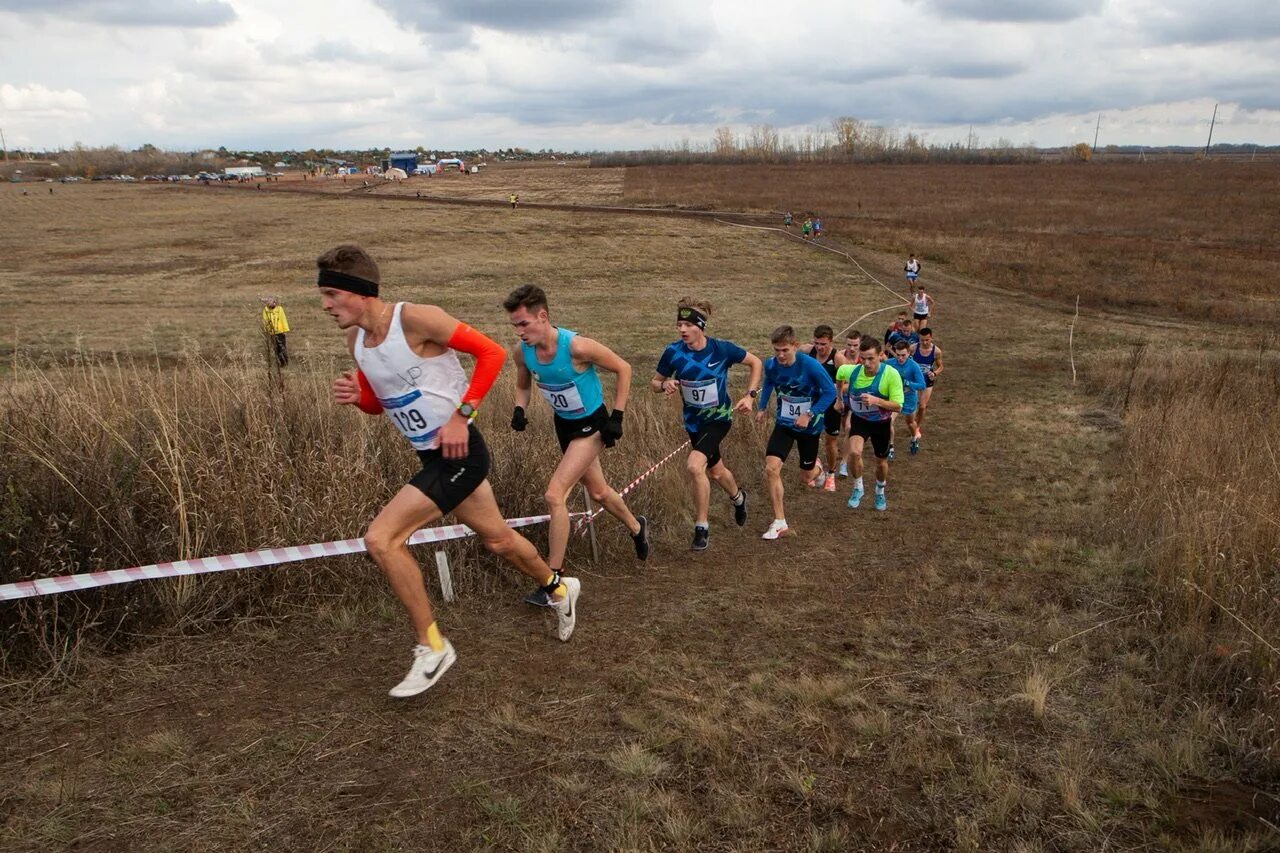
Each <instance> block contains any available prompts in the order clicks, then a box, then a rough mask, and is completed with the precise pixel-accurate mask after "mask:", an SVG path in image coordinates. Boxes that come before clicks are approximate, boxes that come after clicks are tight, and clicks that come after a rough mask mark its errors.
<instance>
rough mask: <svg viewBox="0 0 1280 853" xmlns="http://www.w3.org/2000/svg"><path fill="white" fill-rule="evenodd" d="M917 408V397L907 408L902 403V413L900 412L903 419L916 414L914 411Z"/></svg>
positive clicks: (918, 403)
mask: <svg viewBox="0 0 1280 853" xmlns="http://www.w3.org/2000/svg"><path fill="white" fill-rule="evenodd" d="M918 408H920V398H919V397H917V398H916V399H915V401H913V402H912V403H911V405H910V406H908V405H907V404H906V403H903V404H902V412H901V414H902V415H903V416H904V417H906V416H908V415H914V414H915V413H916V409H918Z"/></svg>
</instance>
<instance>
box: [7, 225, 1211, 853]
mask: <svg viewBox="0 0 1280 853" xmlns="http://www.w3.org/2000/svg"><path fill="white" fill-rule="evenodd" d="M720 227H722V226H715V228H716V229H718V228H720ZM716 233H717V231H716V230H714V229H713V230H712V231H710V232H709V233H708V234H707V235H706V239H708V240H715V239H716ZM760 239H761V240H777V239H779V238H778V237H777V236H776V235H769V234H761V236H760ZM833 245H839V244H838V243H834V244H833ZM858 257H860V258H861V261H862V263H863V264H865V265H866V266H867V267H868V269H869V270H871V271H872V272H873V273H874V274H875V275H876V277H878V278H882V279H883V280H884V281H886V282H890V283H897V282H898V280H899V274H898V273H897V269H898V266H899V263H900V262H899V261H898V260H897V259H895V258H890V257H888V256H883V255H875V254H872V253H867V252H865V251H858ZM832 286H833V287H839V286H843V285H841V284H838V283H836V284H833V285H832ZM931 289H932V290H934V291H935V295H936V296H937V297H938V300H939V304H938V315H937V325H938V330H939V331H938V340H939V343H940V345H941V347H942V349H943V351H944V353H945V358H946V366H947V370H946V372H945V374H944V375H943V377H942V378H941V379H940V380H939V384H938V387H937V390H936V393H935V395H934V398H933V403H932V406H931V408H930V411H929V418H928V422H927V423H926V425H925V441H924V445H923V450H922V452H921V453H920V454H919V455H918V456H914V457H913V456H910V455H908V454H907V452H906V440H905V439H904V438H901V437H900V438H899V441H898V459H897V461H896V462H895V463H894V464H893V466H892V471H891V477H890V484H889V510H888V511H887V512H884V513H879V512H875V511H874V510H872V509H871V508H870V503H871V501H870V495H868V499H867V500H865V501H864V504H863V507H862V508H861V509H858V510H850V509H848V508H847V507H846V506H845V500H846V499H847V497H848V491H849V481H846V480H841V481H840V490H839V492H838V493H836V494H828V493H823V492H820V491H812V490H808V489H805V488H804V487H803V486H801V485H800V482H799V479H798V472H797V470H796V460H795V457H794V455H793V456H792V458H791V459H790V460H788V462H789V464H788V465H787V467H786V469H785V482H786V488H787V495H786V500H787V507H788V508H787V517H788V520H789V521H790V523H791V525H792V528H793V530H794V532H795V534H796V535H795V536H793V537H791V538H788V539H784V540H781V541H778V542H765V541H762V540H761V539H760V538H759V537H760V533H761V532H762V531H763V530H764V528H765V527H766V526H767V524H768V522H769V520H770V517H771V513H770V511H769V508H768V499H767V495H766V493H765V489H764V487H763V482H762V477H761V467H762V459H760V458H741V457H739V458H727V460H726V461H727V462H728V464H729V465H730V466H731V468H732V469H733V470H734V471H735V472H736V473H737V474H738V475H739V478H740V482H742V483H743V484H744V485H745V486H746V487H747V488H748V489H749V490H750V492H751V518H750V521H749V523H748V525H747V527H746V528H745V529H738V528H737V527H735V526H734V525H733V523H732V520H731V511H730V508H729V506H728V504H727V502H726V501H725V500H724V497H723V495H722V494H720V493H718V492H717V491H715V490H714V489H713V511H712V534H711V548H710V550H708V551H706V552H703V553H693V552H691V551H689V550H687V547H688V545H687V542H686V541H685V540H686V539H687V538H688V536H689V535H691V533H692V528H691V525H690V524H689V523H688V520H686V519H682V518H669V517H666V518H655V522H656V523H657V524H658V525H659V526H660V528H661V529H662V531H663V533H664V535H663V536H662V537H661V539H660V541H659V544H658V545H657V546H656V547H655V551H654V554H653V556H652V557H651V558H650V560H649V561H648V562H647V563H644V564H637V563H636V561H635V560H634V558H633V556H632V555H631V554H629V553H625V552H622V553H619V552H615V553H609V554H606V555H605V557H604V559H602V560H601V561H600V562H599V563H596V564H590V563H587V562H583V561H582V560H581V559H579V561H578V562H577V563H576V564H575V565H573V566H572V568H573V569H576V571H577V573H578V574H579V575H580V576H581V577H582V578H583V597H582V599H581V604H580V615H579V619H578V627H577V633H576V634H575V635H574V637H573V639H572V641H571V642H570V643H568V644H567V645H561V644H559V643H557V642H556V641H555V639H554V636H553V634H552V626H551V622H550V621H549V616H548V614H547V613H545V612H543V611H536V610H534V609H532V608H530V607H528V606H526V605H523V604H521V603H520V602H519V597H520V594H521V593H522V592H523V590H522V589H521V588H520V586H519V585H518V583H517V582H515V581H512V583H511V584H510V586H509V587H508V588H505V589H503V590H502V591H500V592H498V593H495V594H491V595H486V596H484V597H476V598H469V599H465V600H463V601H462V602H461V603H460V605H458V606H452V607H445V608H444V609H443V610H442V615H441V620H442V624H443V625H444V627H445V629H446V631H447V633H448V635H449V637H450V638H451V640H452V641H453V643H454V645H455V646H456V648H457V650H458V655H459V658H458V663H457V664H456V665H455V667H454V668H453V669H452V670H451V671H450V672H449V674H448V675H447V676H446V677H445V678H444V679H443V680H442V681H441V682H440V683H439V684H438V685H437V686H436V687H434V688H433V689H431V690H430V691H429V692H427V693H426V694H424V695H422V696H420V697H417V698H415V699H412V700H394V699H390V698H388V697H387V696H386V690H387V689H388V688H389V687H390V686H391V685H392V684H394V683H395V682H396V681H397V680H398V679H399V678H400V676H401V675H402V670H403V669H404V668H405V667H406V666H407V665H408V663H409V650H410V642H411V641H410V637H409V635H408V632H407V630H406V628H405V626H404V624H402V623H403V619H402V617H401V616H400V614H399V612H398V611H397V609H396V608H395V606H394V605H393V603H392V602H391V597H390V593H388V594H387V596H386V604H385V605H384V606H382V607H381V609H373V610H370V609H362V608H359V607H355V606H352V607H350V608H348V607H346V606H344V604H343V603H342V602H335V604H334V605H333V607H331V608H329V609H326V610H325V611H323V612H321V613H299V614H298V615H297V616H296V617H295V618H292V619H289V620H287V621H285V622H284V623H282V624H276V625H270V626H265V625H264V626H259V625H257V624H255V623H252V622H244V623H239V624H236V625H233V626H231V627H229V628H228V629H227V630H226V631H225V632H219V633H214V634H211V635H208V636H192V637H186V638H175V639H166V640H165V641H164V642H163V643H159V644H156V645H154V646H152V647H150V648H147V649H143V650H140V651H138V652H135V653H131V654H129V655H126V656H123V657H121V658H118V659H115V660H112V661H104V662H102V663H101V664H100V665H99V666H98V668H97V670H96V671H95V672H94V673H93V675H92V677H90V678H88V679H86V680H85V681H84V682H83V683H80V684H78V685H76V686H74V687H72V688H69V689H67V690H65V691H62V692H59V693H57V694H53V695H50V696H49V697H48V698H47V701H45V702H44V703H43V704H41V705H39V706H38V707H37V706H31V705H24V706H22V711H21V714H20V715H19V716H18V718H11V719H9V720H8V721H7V723H6V729H7V731H8V732H9V738H7V740H6V744H5V745H0V754H3V758H4V764H5V766H15V767H22V768H24V772H23V774H22V775H21V779H20V780H12V779H11V780H6V781H9V782H12V783H13V784H14V785H15V787H13V788H12V789H11V791H12V792H11V793H10V794H8V795H6V796H5V797H4V798H3V800H0V802H2V803H3V813H4V814H5V815H6V818H7V820H8V821H9V822H10V825H11V826H14V825H21V826H22V827H23V828H24V831H23V832H22V833H21V834H20V837H19V838H16V839H15V838H14V837H13V836H11V837H10V838H9V841H10V842H21V843H18V844H17V846H30V847H31V848H32V849H34V848H37V847H46V848H47V847H48V845H49V844H50V843H56V844H61V845H66V846H75V847H77V849H88V850H97V849H101V850H107V849H121V848H139V847H174V848H179V849H225V848H228V847H233V848H237V849H260V848H267V847H270V848H272V849H304V848H305V849H314V850H327V849H352V850H371V849H402V848H404V849H407V848H414V849H440V850H459V849H470V848H494V849H513V848H514V849H546V850H550V849H648V848H649V847H668V848H673V849H691V848H698V849H724V850H730V849H732V850H741V849H806V848H811V849H832V850H835V849H864V848H881V849H890V848H892V849H898V850H937V849H944V848H967V849H991V848H992V847H998V848H1002V849H1011V848H1013V847H1015V846H1016V844H1017V843H1019V842H1026V843H1028V844H1032V843H1033V842H1034V843H1035V844H1036V845H1043V849H1073V848H1077V847H1080V848H1084V847H1089V846H1090V842H1097V841H1098V840H1099V838H1101V837H1106V838H1107V839H1108V843H1109V844H1112V845H1115V846H1117V847H1120V846H1122V845H1124V844H1132V843H1142V842H1146V841H1150V840H1151V839H1153V838H1157V837H1159V834H1160V833H1161V832H1166V831H1175V830H1177V828H1178V826H1179V818H1178V814H1179V811H1178V810H1177V809H1176V808H1174V807H1169V808H1168V809H1165V808H1164V807H1163V806H1162V804H1161V803H1160V802H1158V801H1154V800H1152V799H1151V797H1150V791H1151V790H1152V789H1151V788H1150V785H1149V783H1150V777H1151V774H1152V773H1153V772H1155V771H1153V769H1152V768H1153V767H1158V766H1159V765H1160V762H1161V761H1162V760H1165V759H1163V758H1162V755H1163V750H1164V749H1165V746H1166V744H1167V742H1168V741H1169V740H1170V739H1172V738H1174V737H1175V736H1176V735H1175V733H1174V732H1173V731H1172V728H1173V726H1170V727H1168V729H1169V730H1162V728H1161V727H1158V726H1150V727H1147V728H1143V726H1145V725H1146V723H1145V722H1144V720H1145V718H1144V717H1143V716H1142V714H1143V713H1146V711H1143V712H1138V711H1134V712H1133V713H1129V714H1117V713H1116V706H1115V705H1114V703H1115V702H1116V701H1117V700H1116V695H1117V694H1116V693H1115V691H1117V690H1119V689H1120V688H1118V687H1116V686H1115V683H1116V681H1117V679H1119V677H1120V676H1122V675H1126V676H1133V677H1131V678H1130V679H1129V680H1130V681H1135V684H1133V685H1130V686H1128V687H1126V688H1124V689H1128V690H1131V691H1136V695H1135V696H1134V697H1130V698H1131V701H1132V702H1133V703H1134V707H1135V708H1139V707H1141V708H1150V707H1155V706H1156V705H1158V699H1157V698H1156V697H1155V696H1152V695H1148V694H1147V693H1144V692H1143V690H1144V688H1143V687H1142V686H1141V685H1140V684H1138V683H1136V682H1140V681H1141V679H1140V670H1141V668H1142V666H1143V664H1142V661H1141V660H1140V655H1137V653H1136V652H1133V651H1132V649H1129V648H1127V647H1125V645H1124V643H1125V642H1127V641H1125V640H1122V639H1117V637H1118V636H1119V635H1117V634H1116V632H1115V630H1114V629H1113V628H1106V627H1104V628H1102V629H1099V630H1097V631H1094V632H1092V633H1090V634H1088V635H1086V636H1085V637H1084V638H1082V639H1079V640H1074V641H1070V642H1067V643H1064V644H1063V646H1062V647H1061V649H1060V650H1059V651H1058V652H1057V653H1056V654H1050V653H1049V652H1048V648H1049V646H1050V645H1052V644H1054V643H1055V642H1057V641H1059V640H1062V639H1063V638H1066V637H1068V636H1070V635H1072V634H1075V633H1077V632H1080V631H1084V630H1086V629H1088V628H1090V627H1092V626H1094V625H1095V624H1098V623H1101V622H1103V621H1105V620H1107V619H1111V618H1115V617H1124V616H1126V615H1127V614H1129V613H1130V609H1131V604H1132V602H1130V601H1126V600H1125V599H1124V589H1125V587H1124V579H1123V578H1122V577H1119V576H1118V572H1119V570H1118V569H1117V568H1116V567H1115V566H1114V564H1112V563H1109V562H1108V561H1107V560H1108V558H1107V553H1108V552H1107V551H1106V550H1105V549H1102V548H1099V547H1098V543H1096V542H1091V541H1089V533H1088V531H1089V529H1090V528H1089V527H1088V526H1087V524H1088V522H1089V521H1090V520H1091V518H1092V515H1091V514H1092V513H1094V512H1095V510H1096V506H1097V504H1098V501H1099V500H1100V498H1101V497H1102V496H1101V495H1100V494H1099V488H1100V486H1099V483H1101V482H1102V481H1103V477H1102V476H1101V475H1102V466H1104V465H1105V459H1106V454H1107V453H1108V452H1111V450H1112V446H1113V444H1114V435H1115V434H1114V433H1113V432H1110V431H1108V430H1107V428H1106V422H1105V420H1100V419H1098V418H1091V417H1087V416H1086V415H1087V414H1089V413H1088V412H1086V411H1085V410H1086V409H1088V408H1089V407H1090V405H1091V404H1090V403H1089V401H1088V400H1087V399H1085V398H1084V397H1082V396H1080V395H1078V394H1077V393H1076V392H1074V391H1073V390H1072V388H1071V384H1070V371H1069V369H1068V367H1067V353H1066V341H1067V336H1066V330H1067V324H1068V322H1069V321H1070V315H1069V314H1067V313H1064V312H1062V311H1061V310H1060V309H1059V310H1053V309H1050V308H1049V307H1046V306H1044V305H1041V304H1035V305H1032V304H1029V303H1027V302H1025V301H1022V300H1015V299H1014V298H1012V297H1010V296H1008V295H1006V294H1004V293H1001V292H999V291H995V290H992V289H988V288H983V287H972V288H970V287H964V286H955V285H952V284H951V283H949V282H948V283H946V284H944V283H941V282H938V283H935V284H933V285H932V287H931ZM886 304H887V303H886ZM820 319H829V320H830V321H832V322H835V321H838V320H841V319H845V320H848V319H852V316H850V317H849V318H820ZM885 325H886V323H885V322H881V319H880V318H873V319H871V320H868V322H867V324H866V325H865V327H864V328H863V331H867V332H872V333H874V334H876V335H877V336H879V334H880V331H881V330H882V329H883V327H884V326H885ZM1095 424H1101V426H1096V425H1095ZM766 428H767V427H766V426H754V425H750V424H747V423H746V422H744V421H740V422H739V423H738V424H737V425H735V429H737V430H757V431H760V430H764V429H766ZM900 435H901V434H900ZM625 443H626V442H625V438H624V440H623V444H622V447H623V448H625ZM867 461H868V469H869V470H873V468H874V463H873V459H872V457H871V454H870V449H869V448H868V452H867ZM496 464H498V465H501V464H502V460H501V459H499V460H496ZM675 464H679V459H677V460H676V463H675ZM867 479H868V480H871V479H872V477H871V476H870V474H868V477H867ZM870 485H871V484H870V482H868V492H870ZM534 487H535V486H533V485H531V488H534ZM600 523H601V524H603V525H609V524H616V522H614V521H612V519H609V518H608V517H603V518H602V519H601V521H600ZM577 553H578V554H579V555H581V553H582V550H581V548H579V549H578V551H577ZM1119 624H1120V625H1122V626H1123V624H1124V623H1123V622H1121V623H1119ZM1135 673H1137V674H1138V675H1135ZM1125 683H1126V684H1128V682H1125ZM1168 713H1169V714H1174V712H1173V711H1169V712H1168ZM1168 719H1170V720H1172V719H1173V717H1169V718H1168ZM1139 742H1140V743H1143V744H1146V746H1143V747H1142V748H1141V749H1139V748H1138V747H1137V746H1136V745H1135V744H1137V743H1139ZM1118 743H1123V744H1129V745H1131V746H1132V748H1126V749H1116V748H1115V746H1116V744H1118ZM12 744H20V745H21V750H20V751H19V750H17V749H16V748H15V747H14V746H12ZM1142 750H1146V751H1145V752H1143V751H1142ZM57 786H62V787H63V788H65V789H67V790H69V791H70V792H71V794H69V796H71V795H72V794H73V795H74V800H75V802H76V803H77V805H78V811H76V812H74V813H71V814H65V813H57V814H50V815H46V816H44V817H43V818H42V817H40V816H39V815H28V814H25V813H24V812H23V809H24V804H25V803H28V802H35V801H37V800H38V799H39V792H42V791H43V792H47V791H48V790H49V789H50V788H51V787H57ZM1233 814H1234V812H1233ZM1170 815H1172V816H1173V817H1172V819H1171V818H1170V817H1169V816H1170ZM1171 821H1172V822H1171ZM15 822H16V823H15ZM26 841H30V842H31V843H30V844H29V845H27V844H26V843H25V842H26ZM1027 849H1042V848H1040V847H1038V846H1033V847H1028V848H1027Z"/></svg>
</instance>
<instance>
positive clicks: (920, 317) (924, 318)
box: [911, 314, 929, 320]
mask: <svg viewBox="0 0 1280 853" xmlns="http://www.w3.org/2000/svg"><path fill="white" fill-rule="evenodd" d="M911 316H912V317H915V318H916V319H917V320H928V319H929V315H928V314H912V315H911Z"/></svg>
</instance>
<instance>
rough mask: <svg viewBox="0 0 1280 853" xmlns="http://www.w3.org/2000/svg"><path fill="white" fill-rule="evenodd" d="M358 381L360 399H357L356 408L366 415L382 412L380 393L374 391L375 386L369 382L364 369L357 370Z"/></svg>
mask: <svg viewBox="0 0 1280 853" xmlns="http://www.w3.org/2000/svg"><path fill="white" fill-rule="evenodd" d="M356 383H357V384H358V385H359V386H360V399H359V400H358V401H356V408H357V409H359V410H360V411H362V412H364V413H365V414H366V415H378V414H381V413H382V404H381V403H379V402H378V395H377V394H375V393H373V386H372V385H370V384H369V380H368V378H367V377H366V376H365V375H364V371H363V370H357V371H356Z"/></svg>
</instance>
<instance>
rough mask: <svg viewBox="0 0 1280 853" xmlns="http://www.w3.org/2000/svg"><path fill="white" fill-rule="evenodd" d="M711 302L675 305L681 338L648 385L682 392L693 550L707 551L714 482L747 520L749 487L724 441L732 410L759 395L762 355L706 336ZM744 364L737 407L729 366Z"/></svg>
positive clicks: (746, 407) (739, 518)
mask: <svg viewBox="0 0 1280 853" xmlns="http://www.w3.org/2000/svg"><path fill="white" fill-rule="evenodd" d="M710 317H711V304H710V303H708V302H704V301H702V300H696V299H688V298H685V299H681V300H680V302H679V303H678V304H677V305H676V331H678V332H679V333H680V340H678V341H676V342H674V343H672V344H670V345H669V346H668V347H667V348H666V350H665V351H664V352H663V353H662V358H660V359H659V360H658V369H657V371H656V373H655V374H654V377H653V379H652V380H651V381H650V382H649V387H650V388H652V389H653V391H654V393H662V394H666V395H668V396H670V395H672V394H674V393H676V391H679V392H680V396H681V398H682V399H683V400H684V428H685V431H686V432H688V433H689V445H690V447H691V448H692V449H691V450H690V451H689V460H688V464H687V470H688V472H689V480H690V481H691V483H692V485H693V503H694V507H695V509H696V510H697V515H698V519H697V522H696V523H695V524H694V526H693V550H695V551H704V550H706V548H707V545H708V542H709V539H710V535H711V522H710V521H708V515H709V510H710V505H711V483H710V481H709V480H708V479H707V478H708V477H710V479H711V480H715V481H716V485H718V486H719V487H720V488H722V489H724V493H725V494H726V495H728V496H729V500H730V501H731V502H732V503H733V520H734V521H735V522H737V524H738V526H739V527H742V526H743V525H745V524H746V523H747V490H746V489H740V488H738V482H737V480H735V479H734V477H733V472H732V471H730V470H729V466H727V465H725V464H724V460H723V459H722V458H721V457H720V443H721V442H722V441H724V437H725V436H726V435H728V434H729V429H730V427H732V426H733V413H734V412H735V411H738V412H743V413H746V412H750V411H751V409H752V408H753V402H752V401H753V400H754V399H755V398H756V397H757V396H758V395H759V393H760V391H759V388H760V375H761V374H762V373H763V371H764V368H763V365H762V364H761V362H760V359H759V358H758V357H756V356H755V355H752V354H751V353H749V352H747V351H746V350H744V349H743V348H742V347H740V346H738V345H737V344H734V343H730V342H729V341H723V340H719V339H718V338H711V337H707V332H706V329H707V321H708V320H709V319H710ZM735 364H746V365H747V367H749V368H750V369H751V379H750V380H749V381H748V383H747V388H748V391H747V394H746V396H744V397H743V398H742V399H741V400H739V401H738V403H737V405H736V406H732V407H731V406H730V405H729V368H730V366H732V365H735Z"/></svg>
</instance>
